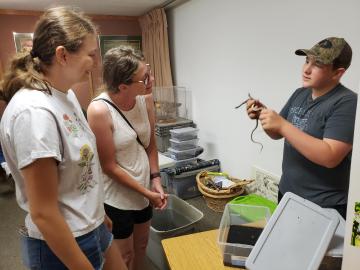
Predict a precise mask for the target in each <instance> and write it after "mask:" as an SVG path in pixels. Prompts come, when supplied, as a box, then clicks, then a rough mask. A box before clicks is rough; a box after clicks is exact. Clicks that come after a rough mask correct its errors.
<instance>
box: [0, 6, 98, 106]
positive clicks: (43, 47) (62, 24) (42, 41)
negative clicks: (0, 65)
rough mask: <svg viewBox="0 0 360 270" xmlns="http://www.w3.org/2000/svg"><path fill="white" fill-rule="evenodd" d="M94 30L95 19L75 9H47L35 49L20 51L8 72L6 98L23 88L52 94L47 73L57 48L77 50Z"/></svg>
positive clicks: (3, 86)
mask: <svg viewBox="0 0 360 270" xmlns="http://www.w3.org/2000/svg"><path fill="white" fill-rule="evenodd" d="M94 33H96V28H95V26H94V25H93V23H92V22H91V20H90V19H89V18H87V17H86V16H85V15H84V14H83V13H82V12H80V11H78V10H75V9H74V8H71V7H55V8H51V9H48V10H47V11H45V13H44V14H43V15H42V16H41V17H40V19H39V21H38V22H37V23H36V26H35V32H34V37H33V47H32V50H31V51H30V52H25V53H18V54H16V55H15V57H14V58H13V59H12V61H11V63H10V67H9V69H8V71H7V72H6V73H5V75H4V79H3V81H2V83H1V89H2V91H3V93H2V95H1V96H2V98H3V99H4V100H5V101H6V102H9V101H10V99H11V98H12V97H13V96H14V94H15V93H16V92H17V91H18V90H19V89H20V88H22V87H26V88H30V89H36V90H40V91H45V92H47V93H49V94H51V91H50V88H49V83H48V82H47V81H45V80H44V78H43V75H44V74H46V68H47V67H48V66H51V64H52V61H53V58H54V55H55V50H56V48H57V47H58V46H64V47H65V48H66V50H67V51H69V52H77V51H78V50H79V49H80V47H81V45H82V43H83V40H84V38H85V36H86V35H87V34H94Z"/></svg>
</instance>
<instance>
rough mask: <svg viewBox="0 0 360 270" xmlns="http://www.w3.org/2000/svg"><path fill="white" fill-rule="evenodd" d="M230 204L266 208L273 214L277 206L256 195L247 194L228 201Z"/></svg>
mask: <svg viewBox="0 0 360 270" xmlns="http://www.w3.org/2000/svg"><path fill="white" fill-rule="evenodd" d="M230 203H231V204H248V205H258V206H266V207H268V208H269V209H270V213H271V214H272V213H274V211H275V209H276V206H277V204H276V203H275V202H273V201H270V200H268V199H266V198H264V197H262V196H260V195H257V194H249V195H245V196H238V197H236V198H235V199H233V200H231V201H230Z"/></svg>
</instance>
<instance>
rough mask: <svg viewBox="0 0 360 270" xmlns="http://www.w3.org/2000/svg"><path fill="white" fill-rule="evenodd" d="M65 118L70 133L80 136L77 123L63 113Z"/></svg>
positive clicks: (73, 135)
mask: <svg viewBox="0 0 360 270" xmlns="http://www.w3.org/2000/svg"><path fill="white" fill-rule="evenodd" d="M63 120H64V124H65V127H66V129H67V131H68V133H69V134H70V135H71V136H72V137H79V127H78V125H77V123H75V122H74V121H72V120H71V118H70V117H69V116H68V115H67V114H66V113H64V114H63Z"/></svg>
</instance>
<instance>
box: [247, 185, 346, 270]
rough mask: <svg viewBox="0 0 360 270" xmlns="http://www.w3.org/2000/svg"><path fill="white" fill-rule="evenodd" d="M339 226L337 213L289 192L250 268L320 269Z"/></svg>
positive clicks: (254, 252) (258, 245)
mask: <svg viewBox="0 0 360 270" xmlns="http://www.w3.org/2000/svg"><path fill="white" fill-rule="evenodd" d="M338 224H339V218H338V216H337V215H336V214H335V213H334V212H332V211H327V210H326V209H323V208H321V207H320V206H318V205H317V204H314V203H312V202H310V201H308V200H305V199H303V198H301V197H299V196H297V195H295V194H293V193H291V192H287V193H285V195H284V197H283V198H282V200H281V201H280V203H279V205H278V207H277V208H276V210H275V212H274V214H273V215H272V216H271V218H270V220H269V222H268V223H267V224H266V226H265V228H264V230H263V232H262V233H261V235H260V237H259V239H258V241H257V242H256V244H255V246H254V248H253V249H252V251H251V253H250V255H249V257H248V258H247V259H246V263H245V265H246V268H247V269H250V270H263V269H276V270H288V269H292V270H305V269H306V270H317V269H318V268H319V266H320V264H321V261H322V259H323V257H324V255H325V253H326V251H327V249H328V246H329V243H330V241H331V239H332V238H333V235H334V233H335V230H336V228H337V226H338Z"/></svg>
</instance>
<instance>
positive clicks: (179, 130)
mask: <svg viewBox="0 0 360 270" xmlns="http://www.w3.org/2000/svg"><path fill="white" fill-rule="evenodd" d="M197 131H199V129H198V128H193V127H184V128H176V129H170V133H173V134H183V133H191V132H197Z"/></svg>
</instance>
